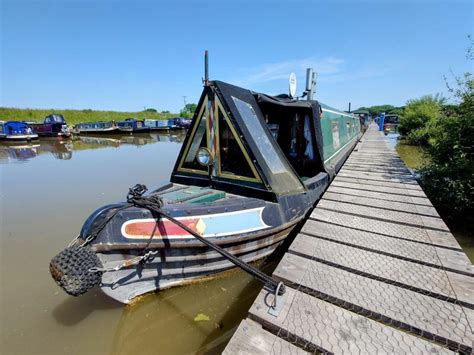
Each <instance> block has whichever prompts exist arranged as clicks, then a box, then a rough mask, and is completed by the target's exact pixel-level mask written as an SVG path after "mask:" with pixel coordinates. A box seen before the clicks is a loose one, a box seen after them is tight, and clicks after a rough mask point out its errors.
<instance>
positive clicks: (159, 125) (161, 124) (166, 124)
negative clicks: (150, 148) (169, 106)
mask: <svg viewBox="0 0 474 355" xmlns="http://www.w3.org/2000/svg"><path fill="white" fill-rule="evenodd" d="M143 122H144V125H145V127H148V128H150V130H151V131H166V130H170V129H171V128H172V127H173V125H174V120H150V119H145V120H144V121H143Z"/></svg>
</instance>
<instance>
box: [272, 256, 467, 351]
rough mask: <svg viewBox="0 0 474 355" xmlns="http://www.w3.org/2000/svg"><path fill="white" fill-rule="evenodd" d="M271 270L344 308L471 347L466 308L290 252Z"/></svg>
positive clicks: (455, 345) (460, 347)
mask: <svg viewBox="0 0 474 355" xmlns="http://www.w3.org/2000/svg"><path fill="white" fill-rule="evenodd" d="M273 275H274V276H275V277H277V278H278V279H280V280H284V281H285V282H290V283H293V286H294V287H295V288H297V289H299V290H303V289H302V288H301V286H302V287H304V291H305V292H306V293H308V294H311V295H312V296H316V297H318V298H321V299H324V300H327V301H329V302H331V303H333V304H337V305H338V306H340V307H343V308H345V309H347V310H350V311H353V312H357V313H359V314H364V315H366V316H368V317H369V318H372V319H377V320H378V321H381V322H383V323H385V324H387V325H391V326H396V327H399V328H401V329H404V330H406V331H409V332H410V333H413V334H415V335H418V336H422V337H424V338H426V339H429V340H437V341H438V342H443V343H445V344H447V345H449V347H450V348H451V349H453V350H462V351H466V352H469V351H472V341H473V339H472V328H471V326H470V324H469V322H468V319H467V317H466V314H467V313H472V312H473V311H472V310H471V309H469V308H465V307H462V306H459V305H457V304H454V303H450V302H445V301H441V300H437V299H435V298H432V297H429V296H425V295H422V294H420V293H418V292H414V291H411V290H408V289H405V288H402V287H397V286H394V285H391V284H387V283H385V282H381V281H377V280H373V279H370V278H367V277H364V276H360V275H357V274H354V273H352V272H348V271H345V270H342V269H339V268H335V267H332V266H329V265H325V264H323V263H320V262H317V261H314V260H310V259H307V258H303V257H300V256H297V255H293V254H290V253H287V254H285V256H284V257H283V259H282V261H281V262H280V264H279V265H278V267H277V268H276V270H275V272H274V274H273Z"/></svg>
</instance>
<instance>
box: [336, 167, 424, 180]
mask: <svg viewBox="0 0 474 355" xmlns="http://www.w3.org/2000/svg"><path fill="white" fill-rule="evenodd" d="M337 175H338V176H349V177H358V178H363V179H367V180H374V181H388V182H403V183H404V184H418V183H417V182H416V179H415V177H414V176H413V175H411V174H410V175H405V176H393V175H389V174H384V173H373V172H368V171H353V170H349V171H346V170H344V166H343V167H342V169H341V170H340V171H339V173H338V174H337Z"/></svg>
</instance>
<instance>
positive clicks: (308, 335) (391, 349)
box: [249, 288, 452, 354]
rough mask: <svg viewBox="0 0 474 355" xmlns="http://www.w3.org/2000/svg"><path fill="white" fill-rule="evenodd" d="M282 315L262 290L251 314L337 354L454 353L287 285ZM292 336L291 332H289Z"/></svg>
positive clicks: (268, 325)
mask: <svg viewBox="0 0 474 355" xmlns="http://www.w3.org/2000/svg"><path fill="white" fill-rule="evenodd" d="M285 297H286V301H285V304H284V306H283V309H282V311H281V312H280V314H279V315H278V317H274V316H273V315H270V314H269V313H268V307H269V305H270V302H272V301H273V298H272V295H269V294H268V293H267V291H265V290H262V291H261V292H260V294H259V295H258V297H257V299H256V300H255V303H254V304H253V305H252V307H251V308H250V311H249V314H250V316H251V317H252V318H254V319H256V320H257V321H258V322H261V323H263V324H264V326H265V327H268V328H272V327H273V328H275V329H276V330H277V331H279V332H280V333H281V334H284V335H286V334H294V335H296V336H298V337H300V338H303V339H306V341H307V342H308V343H309V344H310V345H311V346H317V347H318V348H319V349H320V350H323V349H324V350H325V352H330V353H334V354H343V353H358V354H376V353H379V354H382V353H385V354H389V353H390V354H393V353H395V354H408V353H412V354H413V353H420V354H421V353H438V352H439V353H441V354H449V353H452V352H451V351H449V350H448V349H445V348H443V347H441V346H439V345H437V344H434V343H431V342H429V341H426V340H424V339H421V338H419V337H416V336H412V335H410V334H408V333H406V332H403V331H399V330H398V329H395V328H392V327H387V326H385V325H383V324H381V323H379V322H376V321H374V320H371V319H368V318H366V317H364V316H361V315H358V314H355V313H353V312H349V311H347V310H345V309H342V308H339V307H337V306H335V305H332V304H330V303H328V302H324V301H322V300H320V299H318V298H315V297H312V296H310V295H307V294H305V293H302V292H298V291H295V290H292V289H290V288H287V291H286V294H285ZM288 338H291V336H289V335H288Z"/></svg>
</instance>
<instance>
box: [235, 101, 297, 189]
mask: <svg viewBox="0 0 474 355" xmlns="http://www.w3.org/2000/svg"><path fill="white" fill-rule="evenodd" d="M232 100H233V102H234V104H235V106H236V108H237V111H238V112H239V114H240V117H241V118H242V120H243V127H245V128H246V129H247V131H248V134H249V138H250V139H251V140H252V141H253V144H254V146H255V147H256V148H257V151H258V152H259V153H260V154H261V156H262V158H263V159H262V160H263V163H264V164H265V165H266V168H267V170H268V173H266V174H265V175H266V177H267V179H268V182H269V183H270V186H271V187H272V190H273V191H274V192H275V193H277V194H279V195H284V194H288V193H294V192H299V191H303V190H304V188H303V185H302V184H301V182H300V180H299V179H298V178H297V177H296V176H295V174H294V173H293V172H292V169H291V167H290V166H289V165H288V163H287V162H286V161H285V160H284V159H283V158H282V156H281V153H280V152H278V151H277V150H276V149H275V145H274V144H273V143H272V141H271V140H270V139H271V138H270V134H269V132H268V130H267V129H266V128H264V127H263V125H262V122H261V120H260V119H259V118H258V116H257V113H256V112H255V110H254V108H253V106H252V105H251V104H250V103H248V102H246V101H244V100H242V99H239V98H237V97H235V96H232Z"/></svg>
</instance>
